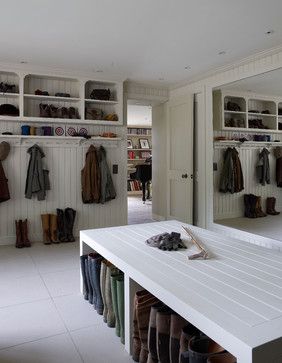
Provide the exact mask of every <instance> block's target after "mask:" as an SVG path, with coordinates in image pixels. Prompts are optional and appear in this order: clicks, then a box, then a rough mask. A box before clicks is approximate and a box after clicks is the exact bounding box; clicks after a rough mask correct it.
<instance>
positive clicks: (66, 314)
mask: <svg viewBox="0 0 282 363" xmlns="http://www.w3.org/2000/svg"><path fill="white" fill-rule="evenodd" d="M54 302H55V305H56V307H57V309H58V311H59V313H60V315H61V317H62V319H63V320H64V322H65V325H66V327H67V329H68V330H69V331H72V330H76V329H81V328H85V327H89V326H92V325H98V326H102V325H103V324H104V323H103V321H102V317H101V316H100V315H98V314H97V312H96V311H95V310H94V308H93V305H90V304H89V303H88V301H86V300H84V298H83V296H82V295H81V294H77V295H69V296H62V297H57V298H54Z"/></svg>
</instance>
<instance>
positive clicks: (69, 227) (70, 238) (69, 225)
mask: <svg viewBox="0 0 282 363" xmlns="http://www.w3.org/2000/svg"><path fill="white" fill-rule="evenodd" d="M75 215H76V211H75V210H74V209H72V208H66V209H65V222H66V237H67V242H74V241H75V238H74V235H73V226H74V220H75Z"/></svg>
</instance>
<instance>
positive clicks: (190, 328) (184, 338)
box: [179, 323, 200, 363]
mask: <svg viewBox="0 0 282 363" xmlns="http://www.w3.org/2000/svg"><path fill="white" fill-rule="evenodd" d="M199 335H200V331H199V329H197V328H196V327H195V326H194V325H192V324H190V323H188V324H187V325H186V326H185V327H184V328H183V329H182V331H181V335H180V348H179V362H180V363H183V362H184V361H183V362H182V361H181V354H182V353H184V352H186V351H187V352H188V346H189V342H190V340H191V339H192V338H193V337H194V336H199Z"/></svg>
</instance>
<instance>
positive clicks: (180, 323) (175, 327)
mask: <svg viewBox="0 0 282 363" xmlns="http://www.w3.org/2000/svg"><path fill="white" fill-rule="evenodd" d="M186 325H187V321H186V320H185V319H183V318H182V317H181V316H180V315H178V314H171V319H170V340H169V354H170V363H179V349H180V336H181V331H182V329H183V328H184V327H185V326H186Z"/></svg>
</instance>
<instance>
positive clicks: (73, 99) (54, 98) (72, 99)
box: [24, 94, 80, 102]
mask: <svg viewBox="0 0 282 363" xmlns="http://www.w3.org/2000/svg"><path fill="white" fill-rule="evenodd" d="M24 97H25V98H30V99H32V100H42V101H48V100H49V101H57V102H78V101H80V98H78V97H57V96H43V95H32V94H25V95H24Z"/></svg>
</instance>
